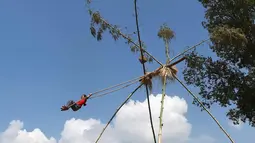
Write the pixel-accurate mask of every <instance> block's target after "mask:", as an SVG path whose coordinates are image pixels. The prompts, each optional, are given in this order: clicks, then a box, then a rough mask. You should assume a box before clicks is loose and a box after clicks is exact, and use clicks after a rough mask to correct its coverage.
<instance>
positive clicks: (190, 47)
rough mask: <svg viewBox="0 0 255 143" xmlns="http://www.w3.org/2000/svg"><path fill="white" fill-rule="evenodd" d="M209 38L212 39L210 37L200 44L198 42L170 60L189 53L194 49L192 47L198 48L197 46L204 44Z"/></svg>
mask: <svg viewBox="0 0 255 143" xmlns="http://www.w3.org/2000/svg"><path fill="white" fill-rule="evenodd" d="M208 40H210V39H206V40H203V41H201V42H199V43H198V44H196V45H194V46H192V47H190V48H188V49H186V50H184V51H183V52H181V53H180V54H178V55H176V56H175V57H173V58H172V59H171V60H170V62H172V61H173V60H175V59H176V58H178V57H180V56H181V55H183V54H185V53H187V52H188V51H189V50H192V49H194V48H196V47H197V46H199V45H201V44H203V43H204V42H206V41H208Z"/></svg>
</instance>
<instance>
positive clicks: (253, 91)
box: [183, 0, 255, 126]
mask: <svg viewBox="0 0 255 143" xmlns="http://www.w3.org/2000/svg"><path fill="white" fill-rule="evenodd" d="M199 2H201V3H202V5H203V6H204V7H205V8H206V14H205V17H206V21H205V22H203V26H204V27H205V28H206V29H207V30H208V32H209V33H210V38H211V42H212V44H211V46H210V48H211V49H212V50H213V51H214V52H215V53H216V54H217V56H218V58H217V60H213V59H212V58H211V57H204V56H202V55H199V54H198V53H197V52H196V51H193V52H192V53H190V54H187V55H186V56H187V57H188V59H187V61H186V64H187V68H186V69H185V70H184V72H183V73H184V79H185V81H186V83H187V84H188V85H194V86H196V87H199V88H200V93H199V94H200V95H201V97H202V99H203V104H204V105H207V106H208V107H210V105H212V104H213V103H218V104H219V105H220V106H222V107H229V106H230V105H233V106H231V109H230V110H229V111H228V113H227V116H228V117H229V118H230V119H232V120H233V121H234V123H238V121H239V119H241V120H242V121H243V122H245V121H248V122H249V123H250V124H251V125H252V126H255V104H254V103H255V24H254V18H255V17H254V12H255V3H254V0H221V1H218V0H199Z"/></svg>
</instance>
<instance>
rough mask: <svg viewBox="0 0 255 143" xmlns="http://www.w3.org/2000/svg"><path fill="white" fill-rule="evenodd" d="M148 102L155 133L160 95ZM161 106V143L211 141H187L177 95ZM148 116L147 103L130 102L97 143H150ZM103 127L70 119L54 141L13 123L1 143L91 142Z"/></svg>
mask: <svg viewBox="0 0 255 143" xmlns="http://www.w3.org/2000/svg"><path fill="white" fill-rule="evenodd" d="M150 100H151V108H152V113H153V121H154V128H155V130H156V133H157V132H158V126H159V118H158V117H159V109H160V101H161V95H160V94H159V95H157V96H150ZM164 106H165V107H164V118H163V122H164V128H163V142H168V141H171V142H172V143H177V142H178V143H193V142H194V141H195V142H198V143H199V142H210V143H213V142H214V140H212V138H210V137H203V136H202V137H200V138H197V139H190V137H189V136H190V133H191V124H190V123H189V122H188V120H187V119H186V117H185V114H186V113H187V110H188V106H187V103H186V101H185V100H184V99H180V98H179V97H177V96H174V97H169V96H166V98H165V104H164ZM148 117H149V115H148V109H147V101H146V100H145V101H143V102H139V101H133V100H131V101H130V102H128V103H127V104H126V105H124V106H123V108H122V109H121V110H120V112H119V113H118V114H117V116H116V118H115V120H114V121H113V124H112V125H111V126H109V127H108V128H107V129H106V131H105V133H104V134H103V136H102V138H101V140H100V143H109V142H110V143H131V142H142V143H149V142H151V141H152V139H153V138H152V132H151V128H150V122H149V118H148ZM104 125H105V124H104V123H101V122H100V120H96V119H89V120H81V119H74V118H72V119H70V120H67V121H66V123H65V124H64V129H63V131H62V132H61V138H60V139H59V140H57V139H54V138H53V137H50V138H47V137H46V136H45V135H44V133H42V131H41V130H40V129H34V130H33V131H31V132H27V131H26V130H24V129H23V123H22V122H21V121H12V122H11V123H10V125H9V127H8V128H7V129H6V130H5V131H3V132H2V133H1V134H0V143H93V142H94V141H95V139H96V138H97V136H98V135H99V133H100V132H101V130H102V128H103V127H104Z"/></svg>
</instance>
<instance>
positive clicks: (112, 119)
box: [95, 84, 143, 143]
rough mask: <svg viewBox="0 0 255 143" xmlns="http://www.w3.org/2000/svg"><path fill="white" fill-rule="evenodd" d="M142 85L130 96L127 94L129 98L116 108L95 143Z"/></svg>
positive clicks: (96, 142)
mask: <svg viewBox="0 0 255 143" xmlns="http://www.w3.org/2000/svg"><path fill="white" fill-rule="evenodd" d="M142 85H143V84H140V85H139V86H138V87H137V88H136V89H135V90H134V91H133V92H132V93H131V94H129V96H128V97H127V98H126V100H125V101H124V102H123V103H122V104H121V105H120V106H119V107H118V108H117V110H116V111H115V112H114V114H113V115H112V117H111V118H110V120H109V121H108V123H107V124H106V125H105V127H104V128H103V130H102V131H101V133H100V135H99V136H98V138H97V140H96V141H95V143H98V141H99V139H100V138H101V137H102V135H103V133H104V131H105V129H106V128H107V127H108V125H109V124H110V123H111V122H112V120H113V118H114V117H115V116H116V114H117V113H118V112H119V110H120V109H121V108H122V106H123V105H125V104H126V103H127V101H128V100H129V99H130V98H131V97H132V96H133V95H134V93H135V92H136V91H137V90H138V89H139V88H140V87H141V86H142Z"/></svg>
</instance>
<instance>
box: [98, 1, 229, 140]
mask: <svg viewBox="0 0 255 143" xmlns="http://www.w3.org/2000/svg"><path fill="white" fill-rule="evenodd" d="M136 2H137V0H134V5H135V17H136V29H137V33H138V40H139V45H138V44H136V43H135V42H134V41H133V40H132V39H131V38H129V37H128V36H126V35H125V34H123V33H122V32H121V31H120V30H119V29H118V30H117V32H118V34H119V35H120V36H121V37H123V38H124V39H126V40H127V41H128V42H130V43H132V44H133V45H134V46H136V47H137V48H139V50H140V55H141V57H142V58H143V57H144V53H146V54H147V55H148V56H150V57H151V58H152V59H153V60H154V61H156V62H157V63H158V64H159V65H160V67H159V68H158V69H156V70H154V72H155V71H156V72H157V71H159V70H160V69H161V68H162V67H163V66H165V67H168V68H170V69H171V67H172V66H173V65H176V64H178V63H180V62H181V61H183V60H185V57H183V58H181V59H179V60H177V61H176V62H174V63H172V64H171V62H172V61H174V60H175V59H177V58H179V57H180V56H182V55H184V54H185V53H186V52H188V51H189V50H192V49H194V48H196V47H198V46H199V45H201V44H202V43H204V42H206V41H209V39H207V40H203V41H201V42H199V43H198V44H196V45H194V46H192V47H190V48H188V49H186V50H185V51H183V52H182V53H180V54H178V55H176V56H175V57H174V58H172V59H171V60H170V64H169V65H163V64H162V63H161V62H160V61H159V60H157V59H156V58H155V57H154V56H152V55H151V54H150V53H149V52H148V51H146V50H145V49H143V48H142V44H141V39H140V31H139V26H138V25H139V24H138V14H137V4H136ZM100 19H101V20H102V21H103V22H104V23H105V24H107V25H108V26H109V27H111V28H112V29H115V27H114V26H112V25H111V24H109V23H108V22H107V21H106V20H104V19H103V18H102V17H100ZM142 65H143V72H144V78H146V77H147V76H150V74H146V71H145V64H144V63H142ZM151 73H152V72H151ZM174 78H175V79H176V80H177V81H178V82H179V83H180V84H181V85H182V86H183V87H184V88H185V90H187V92H189V93H190V94H191V95H192V97H193V98H194V100H196V101H197V102H198V103H199V104H200V105H201V106H202V108H203V109H204V110H205V111H206V112H207V113H208V114H209V115H210V117H211V118H212V119H213V120H214V121H215V123H216V124H217V125H218V126H219V128H220V129H221V130H222V131H223V133H224V134H225V135H226V136H227V137H228V139H229V140H230V141H231V143H234V140H233V139H232V138H231V136H230V135H229V134H228V133H227V131H226V130H225V129H224V128H223V127H222V125H221V124H220V123H219V121H218V120H217V119H216V118H215V117H214V116H213V115H212V113H211V112H210V111H209V110H208V109H207V108H206V107H205V106H204V105H203V104H202V102H201V101H200V99H199V98H198V97H197V96H196V95H195V94H193V93H192V92H191V91H190V90H189V89H188V88H187V86H186V85H184V83H182V82H181V80H180V79H179V78H178V77H176V76H175V75H174ZM142 85H143V84H140V85H139V86H138V87H137V88H136V89H135V90H134V91H133V92H132V93H131V94H130V95H129V96H128V97H127V99H126V100H125V101H124V102H123V103H122V104H121V105H120V106H119V107H118V108H117V110H116V111H115V113H114V114H113V115H112V117H111V118H110V120H109V121H108V123H107V124H106V126H105V127H104V128H103V130H102V132H101V133H100V135H99V137H98V138H97V140H96V142H95V143H98V141H99V140H100V138H101V137H102V135H103V133H104V131H105V130H106V128H107V127H108V125H109V124H110V123H111V121H112V120H113V118H114V117H115V116H116V114H117V113H118V112H119V110H120V109H121V107H122V106H123V105H124V104H125V103H126V102H127V101H128V100H129V99H130V98H131V97H132V96H133V94H134V93H135V92H136V91H137V90H138V89H139V88H140V87H141V86H142ZM145 87H146V94H147V101H148V109H149V115H150V123H151V128H152V133H153V138H154V143H156V137H155V132H154V127H153V122H152V117H151V110H150V101H149V92H148V87H147V85H146V84H145ZM160 116H162V114H161V115H160ZM161 119H162V118H161ZM160 123H162V120H161V121H160ZM161 136H162V132H160V133H159V137H161Z"/></svg>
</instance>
